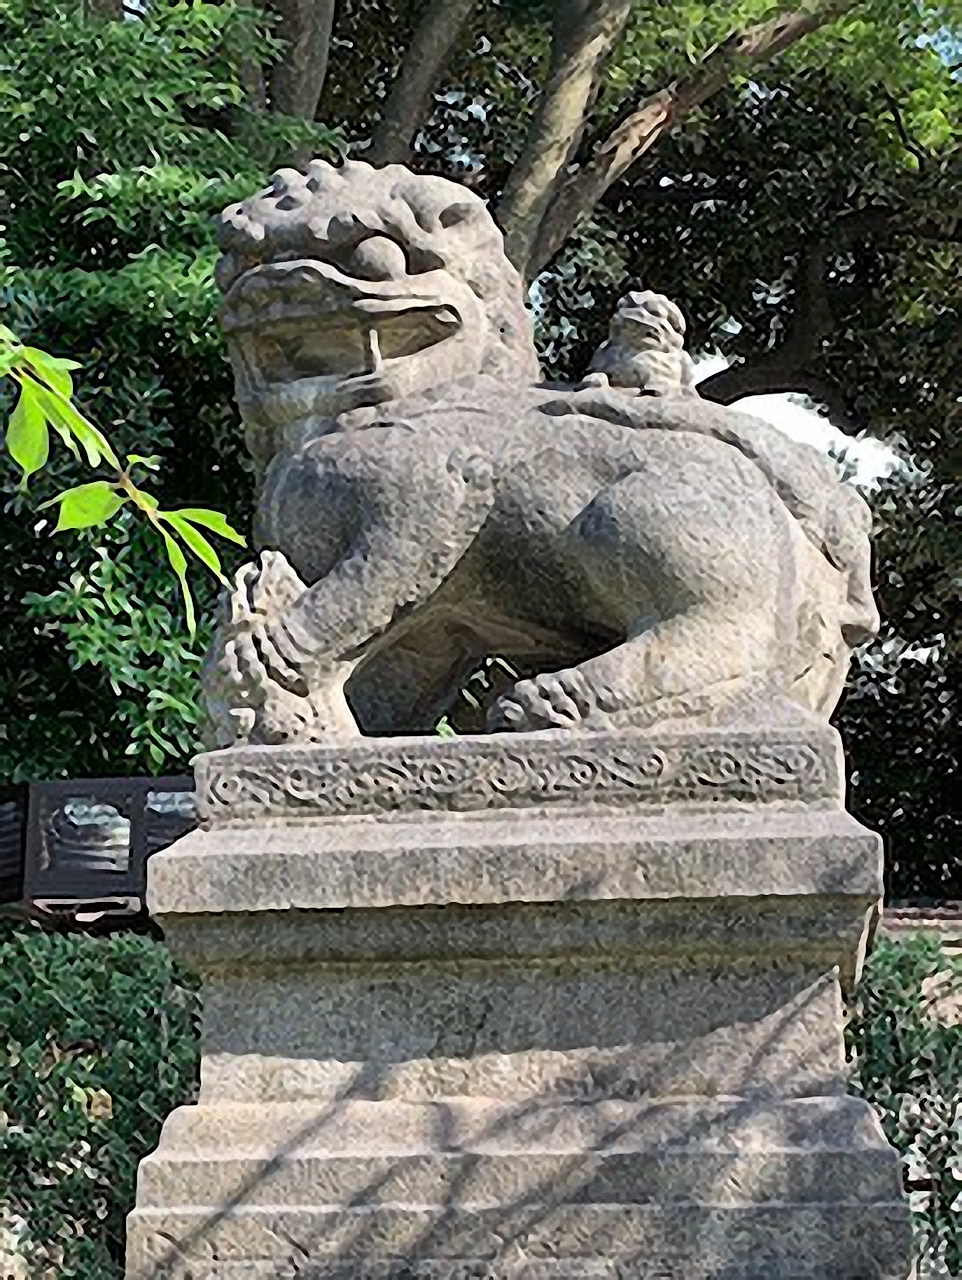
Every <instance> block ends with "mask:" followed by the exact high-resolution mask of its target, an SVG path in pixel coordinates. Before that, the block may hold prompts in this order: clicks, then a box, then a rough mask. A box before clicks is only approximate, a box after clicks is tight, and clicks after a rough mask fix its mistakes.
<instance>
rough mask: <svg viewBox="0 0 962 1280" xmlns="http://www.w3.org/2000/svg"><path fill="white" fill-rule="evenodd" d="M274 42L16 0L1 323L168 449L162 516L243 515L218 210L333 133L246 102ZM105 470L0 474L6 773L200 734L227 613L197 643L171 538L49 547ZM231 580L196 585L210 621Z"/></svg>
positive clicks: (56, 467) (2, 770)
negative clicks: (60, 504)
mask: <svg viewBox="0 0 962 1280" xmlns="http://www.w3.org/2000/svg"><path fill="white" fill-rule="evenodd" d="M270 47H271V46H270V44H269V42H268V40H267V37H266V36H265V33H264V32H263V30H262V29H261V28H260V27H259V26H258V25H257V24H256V23H255V21H254V17H253V11H251V10H250V9H247V8H245V7H243V6H235V5H230V4H228V5H212V4H173V5H166V6H157V7H156V9H155V10H153V11H152V12H151V15H149V16H148V17H147V18H146V19H145V20H143V21H137V22H129V21H128V22H108V23H103V22H88V21H84V20H83V19H82V17H81V15H80V11H79V6H78V5H76V4H63V5H56V6H51V5H48V4H40V3H31V2H30V0H3V2H2V3H0V102H2V108H0V188H2V192H3V206H2V217H3V221H4V224H5V226H4V230H3V235H4V237H5V240H4V243H3V244H2V245H0V254H2V257H0V305H2V307H3V312H4V314H3V320H4V322H5V323H6V324H8V325H9V327H10V328H12V329H14V330H15V332H17V333H18V335H19V336H21V337H23V338H28V339H29V340H30V341H31V342H32V343H33V344H34V345H35V346H38V347H41V348H44V349H48V350H51V351H53V352H54V353H56V354H59V355H71V356H74V357H75V358H77V359H78V360H79V361H80V362H81V364H82V370H81V372H80V373H79V374H78V375H77V377H76V382H77V386H78V392H79V401H80V403H81V405H82V407H83V409H84V411H85V412H86V413H87V415H88V416H89V417H90V418H91V419H92V421H94V422H95V423H96V424H97V425H98V426H99V427H100V428H101V429H102V430H103V431H104V432H105V433H106V434H107V435H108V436H109V437H110V439H111V442H112V443H113V444H114V446H115V448H116V450H117V452H118V453H127V452H137V453H140V454H145V455H160V457H161V458H162V460H163V464H164V465H163V469H162V472H161V490H160V493H159V494H158V496H159V497H160V499H161V503H162V505H164V506H182V505H185V506H203V507H213V508H215V509H216V510H220V511H224V512H227V511H229V512H230V514H231V516H232V517H233V519H234V520H236V521H237V524H238V527H240V528H246V526H247V523H248V522H249V510H250V492H251V481H250V478H249V473H248V471H247V469H246V465H247V464H246V456H245V454H244V451H243V446H242V442H241V439H240V433H239V429H238V426H237V420H236V413H235V411H234V409H233V406H232V404H231V394H232V383H231V378H230V374H229V370H228V368H227V365H226V362H225V361H224V358H223V353H222V345H221V340H220V335H219V333H218V330H217V324H216V319H215V315H216V305H217V301H216V290H215V288H214V285H213V279H212V268H213V262H214V260H215V257H216V249H215V246H214V236H213V223H212V219H213V216H214V215H215V214H216V213H217V212H219V210H220V209H221V208H222V207H223V206H224V204H225V203H227V202H228V201H229V200H231V199H234V198H238V197H239V196H240V195H241V194H244V193H246V192H248V191H250V190H251V189H252V188H256V187H257V186H258V185H261V184H262V183H263V182H264V180H265V178H266V176H267V174H269V172H270V170H271V168H272V167H273V166H274V165H275V163H276V162H277V161H278V160H283V159H289V158H290V156H291V155H292V154H293V153H294V152H295V151H296V150H297V149H298V148H302V147H304V146H306V145H310V147H311V149H313V150H319V151H322V152H330V151H331V148H332V147H333V146H334V143H335V142H336V138H335V137H334V135H332V134H331V133H330V131H328V130H325V129H323V128H321V127H320V126H308V125H306V124H304V123H303V122H299V121H287V120H284V119H281V118H278V117H276V116H272V117H264V116H262V115H260V114H258V113H257V112H256V111H254V110H253V109H252V108H250V106H249V105H247V103H246V99H245V96H244V91H243V87H242V79H243V74H244V67H245V65H246V63H247V62H248V61H249V60H250V59H251V58H252V57H262V56H265V54H267V53H269V50H270ZM7 393H8V396H9V395H12V388H11V387H9V384H7ZM4 407H9V402H8V403H7V405H6V406H4V405H0V411H2V410H3V408H4ZM87 478H88V477H87V476H86V475H85V474H83V472H82V470H81V469H80V468H79V467H78V465H77V464H74V463H72V462H71V461H70V460H69V458H66V457H62V458H60V459H59V460H57V461H56V462H55V463H52V465H51V467H50V468H49V473H45V476H44V479H43V482H42V483H41V484H40V485H35V486H34V489H35V490H36V492H35V493H33V494H32V497H31V499H30V500H29V501H28V499H27V498H25V497H24V496H23V495H21V494H18V493H17V492H16V490H15V485H16V480H17V473H16V470H15V469H14V468H13V467H10V466H7V465H4V467H3V469H2V472H0V483H2V485H3V491H4V493H5V495H6V502H5V507H6V514H5V518H4V521H3V527H2V542H0V562H2V564H3V571H2V573H0V611H2V613H3V616H4V618H5V619H7V620H9V622H5V625H4V628H3V632H2V634H0V704H2V705H3V707H4V711H5V714H4V716H3V723H2V725H0V775H2V776H5V777H13V778H24V777H50V776H55V775H57V774H60V773H66V774H73V775H74V776H80V775H84V774H86V775H90V774H94V775H96V774H103V773H115V772H125V771H130V772H145V771H147V770H150V771H158V770H160V769H161V768H163V767H165V766H166V767H167V768H168V769H169V768H170V767H172V762H175V764H176V765H180V766H181V767H182V765H183V762H184V761H185V760H186V758H187V757H188V756H189V755H190V754H191V752H192V751H193V750H194V749H195V747H196V732H195V726H196V721H197V709H196V705H195V698H194V694H193V691H192V684H191V678H192V676H193V674H194V673H195V672H196V668H197V665H198V662H199V659H200V655H201V653H202V652H203V648H204V644H205V641H206V636H207V634H208V628H209V624H203V625H202V626H201V627H200V629H199V634H198V636H197V638H196V640H195V641H193V642H191V641H190V640H189V639H188V637H187V634H186V628H185V625H184V618H183V614H182V612H181V610H180V605H179V603H178V601H177V599H176V594H175V590H173V589H172V583H171V581H170V573H169V569H167V570H166V573H165V570H164V568H163V564H162V554H158V552H159V548H158V546H157V545H156V544H155V542H154V540H153V538H152V537H151V536H150V535H149V534H146V535H145V534H144V533H143V532H142V531H139V530H137V529H135V528H134V522H133V521H132V520H130V519H121V521H120V523H119V525H118V527H116V528H115V529H114V530H113V531H112V532H110V533H109V534H107V535H106V536H105V535H104V534H103V533H101V532H98V533H97V534H96V535H94V536H88V537H84V538H81V539H79V540H78V539H77V538H75V537H68V536H66V535H59V536H58V537H56V538H52V537H50V526H49V524H48V522H47V521H46V520H44V518H43V516H40V517H39V518H32V517H31V514H30V513H31V511H32V510H33V511H35V510H36V506H37V504H38V503H39V502H40V501H41V500H42V499H43V498H46V497H49V496H50V495H51V494H52V493H55V492H57V491H58V490H59V489H63V488H66V487H68V486H69V485H71V484H75V483H78V482H80V481H81V480H84V479H87ZM215 590H216V584H207V583H202V584H199V587H198V591H199V595H200V599H199V603H200V604H201V606H202V607H204V606H206V610H205V611H206V613H207V615H209V612H210V608H211V606H212V604H213V599H214V592H215ZM15 620H16V621H15ZM13 708H16V710H15V712H13Z"/></svg>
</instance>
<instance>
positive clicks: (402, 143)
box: [367, 0, 477, 164]
mask: <svg viewBox="0 0 962 1280" xmlns="http://www.w3.org/2000/svg"><path fill="white" fill-rule="evenodd" d="M476 2H477V0H432V3H430V4H428V6H427V8H426V9H425V10H424V13H423V14H422V16H421V20H420V22H419V23H418V26H417V29H416V30H415V32H414V36H413V38H412V40H411V43H410V45H409V46H408V49H407V52H406V53H405V55H404V61H403V62H402V63H401V69H400V71H399V72H398V76H397V79H396V80H395V82H394V86H393V88H392V89H391V94H390V97H389V98H388V100H387V105H386V106H385V108H384V115H383V116H382V117H381V120H380V122H379V123H378V125H377V127H376V129H375V130H374V136H373V138H372V140H371V146H370V150H369V151H368V154H367V159H368V160H370V162H371V163H372V164H406V163H407V161H408V160H409V159H410V155H411V149H410V146H411V139H412V137H413V136H414V133H415V131H416V130H417V127H418V125H419V124H421V123H422V121H423V120H424V119H425V117H426V116H427V114H428V107H429V104H430V100H431V94H432V92H433V90H434V88H435V86H436V85H437V83H438V81H439V80H440V78H441V75H442V74H443V72H444V68H445V67H446V66H447V63H448V59H449V58H450V57H451V54H452V53H453V52H454V49H455V46H456V45H457V42H458V37H459V36H460V34H461V31H462V29H463V28H464V24H465V23H466V22H467V20H468V18H469V17H470V15H471V12H472V10H473V9H474V7H475V4H476Z"/></svg>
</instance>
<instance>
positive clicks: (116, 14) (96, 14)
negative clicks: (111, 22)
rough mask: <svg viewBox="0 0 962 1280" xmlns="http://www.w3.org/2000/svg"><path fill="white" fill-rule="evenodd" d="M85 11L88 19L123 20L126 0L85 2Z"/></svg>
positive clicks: (88, 0)
mask: <svg viewBox="0 0 962 1280" xmlns="http://www.w3.org/2000/svg"><path fill="white" fill-rule="evenodd" d="M83 10H84V17H87V18H105V19H109V18H122V17H123V16H124V0H84V5H83Z"/></svg>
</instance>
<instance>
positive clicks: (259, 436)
mask: <svg viewBox="0 0 962 1280" xmlns="http://www.w3.org/2000/svg"><path fill="white" fill-rule="evenodd" d="M221 245H222V247H223V249H224V256H223V257H222V258H221V260H220V263H219V265H218V274H217V278H218V283H219V285H220V287H221V289H222V290H223V292H224V295H225V296H224V306H223V323H224V329H225V332H226V333H227V337H228V342H229V346H230V350H231V357H232V360H233V364H234V370H235V377H236V382H237V398H238V403H239V404H240V407H241V411H242V413H243V415H244V418H245V420H246V421H247V423H248V426H249V428H252V429H253V430H252V433H251V434H252V436H253V437H254V438H253V439H252V444H253V445H254V446H255V453H258V454H260V455H261V456H260V458H259V461H262V462H266V460H267V458H266V457H265V456H264V455H265V454H269V453H270V452H272V451H273V441H274V438H275V436H276V434H277V432H278V429H283V428H284V427H285V426H287V425H288V424H289V423H291V422H294V421H298V420H301V419H304V418H305V417H309V416H311V415H314V414H322V415H325V416H330V415H332V414H337V413H341V412H344V411H345V410H347V409H352V408H356V407H358V406H360V405H365V404H368V405H369V404H381V403H384V402H385V401H387V400H392V399H395V398H397V397H398V396H401V395H408V394H411V393H413V392H417V391H423V390H427V389H428V388H430V387H432V386H437V385H440V384H443V383H445V382H447V381H450V380H451V379H452V378H457V377H463V376H465V375H467V374H471V373H486V374H491V375H493V376H495V377H497V378H499V379H501V380H503V381H506V382H511V383H514V384H521V385H525V384H527V385H530V384H531V383H532V382H534V381H536V380H537V378H538V362H537V356H536V354H535V351H534V345H533V342H532V337H531V326H530V321H529V318H528V315H527V312H526V311H525V307H524V297H523V292H522V285H521V279H520V277H519V275H518V273H517V272H516V271H515V269H514V268H513V267H512V266H511V264H510V263H509V262H508V260H507V258H506V257H505V254H504V245H503V241H502V236H501V232H500V231H499V230H498V228H497V227H496V225H495V223H494V220H493V219H492V217H491V215H490V213H489V212H488V210H487V207H486V206H485V204H484V201H482V200H481V199H480V198H479V197H478V196H476V195H474V194H473V193H472V192H471V191H468V190H466V189H465V188H464V187H461V186H458V185H457V184H456V183H453V182H448V181H447V180H446V179H444V178H437V177H427V176H424V175H421V174H414V173H411V172H410V170H408V169H405V168H404V167H403V166H401V165H388V166H387V167H385V168H383V169H375V168H373V167H372V166H371V165H369V164H365V163H363V162H361V161H354V160H348V161H346V162H345V163H344V164H343V165H341V166H340V167H339V168H335V167H334V166H333V165H330V164H327V163H326V162H325V161H323V160H313V161H312V162H311V163H310V164H309V165H308V166H307V170H306V172H305V173H300V172H297V171H296V170H293V169H282V170H281V171H280V172H279V173H277V174H275V176H274V179H273V182H272V185H271V186H270V187H269V188H268V189H267V190H266V191H263V192H260V193H259V194H258V195H255V196H252V197H251V198H250V199H248V200H245V201H243V203H241V204H237V205H232V206H231V207H230V208H228V209H226V210H225V211H224V214H223V216H222V220H221Z"/></svg>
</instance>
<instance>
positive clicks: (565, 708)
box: [491, 667, 595, 731]
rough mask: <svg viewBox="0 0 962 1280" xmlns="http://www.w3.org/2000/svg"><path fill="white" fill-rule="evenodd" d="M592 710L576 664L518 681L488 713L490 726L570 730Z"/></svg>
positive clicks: (584, 683) (590, 700) (589, 694)
mask: <svg viewBox="0 0 962 1280" xmlns="http://www.w3.org/2000/svg"><path fill="white" fill-rule="evenodd" d="M594 709H595V700H594V698H593V697H592V693H591V690H590V689H589V687H588V682H587V680H586V679H585V677H584V675H583V674H582V672H580V671H579V670H578V669H577V667H572V668H570V669H569V670H567V671H554V672H548V673H546V674H544V675H540V676H534V677H533V678H532V679H530V680H519V681H518V683H517V684H516V685H515V686H514V688H513V689H512V690H511V692H510V693H507V694H505V695H504V696H503V697H501V698H499V699H498V701H497V702H496V703H495V704H494V707H493V708H492V712H491V720H492V728H504V729H512V730H515V731H518V730H524V729H571V728H573V727H574V726H576V725H579V724H581V723H582V722H583V721H585V720H587V719H588V717H589V716H590V715H591V714H592V711H593V710H594Z"/></svg>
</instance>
